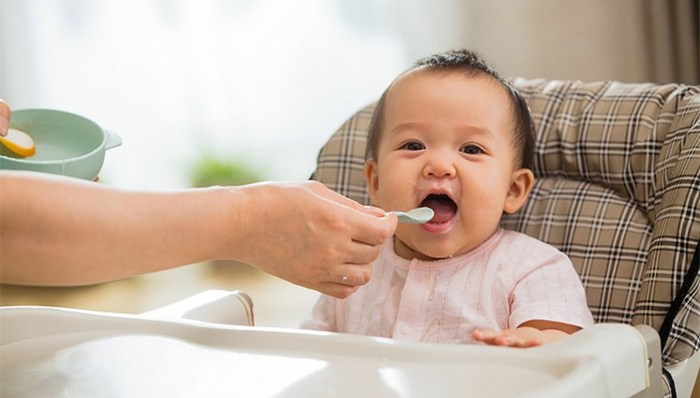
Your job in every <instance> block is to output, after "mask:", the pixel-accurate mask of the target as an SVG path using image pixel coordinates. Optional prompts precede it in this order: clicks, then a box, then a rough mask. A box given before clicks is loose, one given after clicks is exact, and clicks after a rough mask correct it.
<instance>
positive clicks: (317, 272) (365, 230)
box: [230, 181, 397, 298]
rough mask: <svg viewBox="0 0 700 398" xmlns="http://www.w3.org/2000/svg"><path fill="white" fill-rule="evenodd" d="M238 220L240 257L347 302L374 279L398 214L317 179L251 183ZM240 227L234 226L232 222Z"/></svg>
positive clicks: (242, 191) (232, 243) (277, 274)
mask: <svg viewBox="0 0 700 398" xmlns="http://www.w3.org/2000/svg"><path fill="white" fill-rule="evenodd" d="M234 192H241V193H244V195H248V198H247V199H246V200H243V201H241V203H244V205H243V206H242V207H241V208H240V211H239V212H238V215H237V216H235V217H236V219H238V220H239V221H240V222H239V223H238V225H240V228H241V230H240V231H239V232H240V234H241V235H238V236H239V239H237V240H236V241H232V242H230V244H231V245H232V246H233V245H237V246H239V247H238V248H237V249H236V250H237V251H238V254H237V255H234V256H233V257H234V258H237V259H239V260H241V261H244V262H246V263H248V264H251V265H253V266H256V267H258V268H260V269H262V270H264V271H266V272H268V273H270V274H273V275H276V276H279V277H281V278H283V279H286V280H288V281H290V282H292V283H295V284H298V285H301V286H305V287H308V288H311V289H315V290H318V291H320V292H322V293H325V294H328V295H331V296H335V297H339V298H344V297H347V296H349V295H350V294H351V293H353V292H354V291H355V290H357V289H358V288H359V286H361V285H363V284H365V283H367V282H368V281H369V279H370V277H371V272H372V269H371V263H372V262H373V261H374V260H375V259H376V258H377V256H378V255H379V252H380V247H381V245H382V244H383V243H384V242H386V240H387V239H389V238H390V237H391V236H392V235H393V233H394V230H395V229H396V223H397V219H396V216H393V215H389V216H385V215H384V211H382V210H381V209H378V208H374V207H369V206H362V205H360V204H359V203H357V202H355V201H352V200H350V199H348V198H346V197H344V196H342V195H339V194H338V193H336V192H334V191H331V190H330V189H328V188H327V187H325V186H324V185H323V184H321V183H319V182H315V181H310V182H303V183H289V184H279V183H273V184H270V183H266V184H254V185H249V186H246V187H243V188H240V189H237V190H236V191H234ZM233 225H236V224H233Z"/></svg>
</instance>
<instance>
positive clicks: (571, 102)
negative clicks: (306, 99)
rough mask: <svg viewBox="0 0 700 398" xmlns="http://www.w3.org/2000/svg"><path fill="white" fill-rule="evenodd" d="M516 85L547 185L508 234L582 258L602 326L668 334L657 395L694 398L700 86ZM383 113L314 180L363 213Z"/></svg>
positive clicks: (349, 139) (332, 145)
mask: <svg viewBox="0 0 700 398" xmlns="http://www.w3.org/2000/svg"><path fill="white" fill-rule="evenodd" d="M513 83H514V85H515V86H516V87H517V88H518V89H519V90H520V92H521V93H522V94H523V96H524V97H525V99H526V101H527V102H528V104H529V106H530V108H531V112H532V115H533V119H534V122H535V127H536V144H535V152H536V153H535V159H534V170H533V171H534V173H535V176H536V179H537V181H536V184H535V186H534V189H533V191H532V193H531V195H530V197H529V199H528V202H527V203H526V205H525V206H524V208H523V209H521V210H520V211H519V212H518V213H516V214H513V215H509V216H507V217H505V219H504V220H503V223H502V224H503V227H505V228H508V229H515V230H518V231H521V232H524V233H526V234H528V235H531V236H533V237H535V238H538V239H540V240H543V241H545V242H548V243H550V244H552V245H553V246H555V247H557V248H559V249H560V250H561V251H563V252H564V253H566V254H567V255H568V256H569V257H570V258H571V260H572V262H573V264H574V266H575V268H576V271H577V272H578V274H579V276H580V278H581V280H582V282H583V285H584V286H585V288H586V293H587V297H588V304H589V307H590V309H591V311H592V313H593V316H594V319H595V320H596V322H597V323H615V324H627V325H634V326H636V327H639V325H648V326H650V327H651V328H652V329H653V330H654V331H655V333H658V336H659V337H660V346H661V348H662V362H663V369H662V374H663V375H662V376H658V377H661V378H662V380H651V383H652V384H653V383H655V382H659V383H663V392H664V396H666V397H676V396H678V397H688V396H690V394H691V391H692V389H693V385H694V383H695V379H696V376H697V374H698V367H699V364H700V354H697V351H698V348H700V336H699V335H698V334H699V333H700V279H699V278H698V269H699V267H700V254H698V250H699V249H698V240H700V86H688V85H683V84H629V83H621V82H610V81H608V82H580V81H553V80H542V79H538V80H527V79H522V78H517V79H514V80H513ZM373 108H374V104H371V105H369V106H367V107H365V108H364V109H362V110H360V111H359V112H358V113H356V114H355V115H354V116H352V117H351V118H350V119H349V120H348V121H347V122H345V124H343V125H342V126H341V127H340V129H339V130H338V131H337V132H336V133H335V134H333V136H332V137H331V138H330V140H329V141H328V143H327V144H326V145H325V146H324V147H323V148H322V150H321V151H320V153H319V156H318V166H317V169H316V171H315V172H314V174H313V176H312V178H313V179H315V180H318V181H321V182H322V183H324V184H325V185H327V186H328V187H330V188H331V189H334V190H336V191H337V192H339V193H341V194H343V195H345V196H348V197H350V198H352V199H354V200H356V201H358V202H360V203H364V204H367V203H368V202H369V200H368V196H367V192H366V190H365V185H364V174H363V166H364V153H365V145H366V136H367V128H368V125H369V122H370V119H371V115H372V110H373ZM640 328H641V327H640ZM600 337H601V338H604V336H600ZM601 344H604V342H601ZM611 348H612V347H611ZM656 349H657V350H658V349H659V347H656ZM580 350H581V352H582V353H585V352H586V347H580ZM611 355H615V354H614V353H613V354H611ZM646 357H648V356H645V358H646ZM622 366H632V364H627V365H625V364H623V365H622ZM650 366H652V367H653V366H654V364H650ZM650 377H652V376H650ZM653 377H657V376H653Z"/></svg>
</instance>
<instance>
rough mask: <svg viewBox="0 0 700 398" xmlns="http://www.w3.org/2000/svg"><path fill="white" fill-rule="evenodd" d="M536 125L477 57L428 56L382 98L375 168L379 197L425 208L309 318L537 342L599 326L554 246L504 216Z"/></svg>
mask: <svg viewBox="0 0 700 398" xmlns="http://www.w3.org/2000/svg"><path fill="white" fill-rule="evenodd" d="M533 140H534V138H533V124H532V119H531V117H530V113H529V110H528V108H527V105H526V103H525V102H524V100H523V99H522V97H521V96H520V94H519V93H518V92H517V91H516V90H515V89H514V88H513V87H512V86H511V85H510V84H509V83H508V82H507V81H506V80H504V79H503V78H502V77H501V76H500V75H499V74H498V73H497V72H495V71H494V70H493V69H492V68H491V67H489V66H488V65H487V64H486V63H485V62H484V61H483V60H482V59H480V58H479V57H478V56H477V55H476V54H474V53H471V52H468V51H450V52H446V53H442V54H437V55H434V56H431V57H428V58H424V59H421V60H419V61H418V62H417V63H416V64H415V65H414V66H413V67H411V68H410V69H409V70H407V71H406V72H404V73H402V74H401V75H399V76H398V77H397V78H396V79H395V80H394V81H393V82H392V83H391V85H390V86H389V88H387V90H386V91H385V92H384V94H383V95H382V97H381V99H380V100H379V102H378V104H377V106H376V108H375V111H374V115H373V117H372V122H371V124H370V128H369V137H368V144H367V156H366V158H367V162H366V165H365V176H366V182H367V188H368V192H369V195H370V198H371V199H372V201H373V203H374V205H376V206H379V207H382V208H384V209H390V210H408V209H412V208H415V207H419V206H427V207H430V208H432V209H433V210H434V212H435V216H434V217H433V219H432V220H431V221H429V222H428V223H426V224H422V225H410V224H400V225H399V226H398V228H397V229H396V233H395V235H394V239H393V241H389V242H388V243H387V244H386V245H385V246H384V248H383V251H382V253H381V254H380V256H379V258H378V259H377V260H376V261H375V263H374V264H373V271H372V272H373V274H372V279H371V280H370V282H369V283H367V284H366V285H365V286H363V287H361V288H360V289H359V290H358V291H357V292H356V293H355V294H353V295H352V296H350V297H349V298H347V299H344V300H340V299H335V298H332V297H329V296H322V297H321V298H320V299H319V301H318V302H317V303H316V306H315V307H314V309H313V312H312V315H311V318H310V319H308V320H306V321H305V322H304V323H302V327H304V328H308V329H316V330H326V331H334V332H344V333H356V334H365V335H371V336H383V337H393V338H397V339H403V340H411V341H424V342H444V343H472V342H482V343H486V344H494V345H505V346H515V347H531V346H536V345H540V344H544V343H548V342H551V341H555V340H558V339H560V338H562V337H564V336H567V335H568V334H571V333H573V332H576V331H577V330H579V329H581V328H583V327H586V326H588V325H591V324H592V323H593V318H592V316H591V313H590V311H589V309H588V307H587V305H586V296H585V292H584V289H583V286H582V285H581V282H580V280H579V278H578V275H577V274H576V272H575V270H574V268H573V266H572V264H571V262H570V261H569V259H568V258H567V257H566V256H565V255H564V254H563V253H561V252H559V251H558V250H557V249H555V248H553V247H551V246H549V245H547V244H545V243H543V242H540V241H538V240H536V239H534V238H531V237H529V236H527V235H524V234H521V233H518V232H514V231H507V230H504V229H502V228H501V227H500V226H499V223H500V218H501V215H502V214H503V213H504V212H505V213H513V212H515V211H518V210H519V209H520V208H521V207H522V206H523V204H524V203H525V201H526V199H527V196H528V194H529V192H530V190H531V189H532V186H533V184H534V175H533V173H532V171H531V170H530V169H529V167H530V165H529V163H530V159H531V158H532V152H533V145H534V144H533Z"/></svg>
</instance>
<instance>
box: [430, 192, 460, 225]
mask: <svg viewBox="0 0 700 398" xmlns="http://www.w3.org/2000/svg"><path fill="white" fill-rule="evenodd" d="M421 206H426V207H430V208H431V209H433V211H434V212H435V216H433V219H432V220H430V222H431V223H436V224H440V223H445V222H448V221H450V220H451V219H453V218H454V216H455V214H457V204H456V203H455V202H454V201H453V200H452V199H450V197H449V196H447V195H439V194H430V195H428V197H426V198H425V199H423V201H422V202H421Z"/></svg>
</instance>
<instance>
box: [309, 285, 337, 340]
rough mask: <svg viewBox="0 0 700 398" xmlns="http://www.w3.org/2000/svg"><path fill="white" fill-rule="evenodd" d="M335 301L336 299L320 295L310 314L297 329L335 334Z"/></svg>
mask: <svg viewBox="0 0 700 398" xmlns="http://www.w3.org/2000/svg"><path fill="white" fill-rule="evenodd" d="M336 301H337V299H336V298H334V297H330V296H326V295H325V294H322V295H321V297H320V298H319V299H318V301H317V302H316V304H315V305H314V308H313V309H312V310H311V314H310V315H309V316H308V317H307V318H306V319H305V320H304V321H302V322H301V324H300V325H299V327H300V328H301V329H310V330H322V331H326V332H337V331H338V325H337V322H336Z"/></svg>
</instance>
